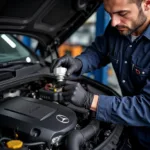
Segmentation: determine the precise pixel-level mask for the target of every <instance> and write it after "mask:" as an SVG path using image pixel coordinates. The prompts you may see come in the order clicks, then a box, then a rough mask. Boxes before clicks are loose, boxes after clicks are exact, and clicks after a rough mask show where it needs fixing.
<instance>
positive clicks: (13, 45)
mask: <svg viewBox="0 0 150 150" xmlns="http://www.w3.org/2000/svg"><path fill="white" fill-rule="evenodd" d="M1 38H2V39H3V40H5V41H6V42H7V43H8V44H9V45H10V46H11V47H12V48H16V44H15V43H14V42H13V41H12V40H11V39H10V38H9V37H8V36H6V35H5V34H2V35H1Z"/></svg>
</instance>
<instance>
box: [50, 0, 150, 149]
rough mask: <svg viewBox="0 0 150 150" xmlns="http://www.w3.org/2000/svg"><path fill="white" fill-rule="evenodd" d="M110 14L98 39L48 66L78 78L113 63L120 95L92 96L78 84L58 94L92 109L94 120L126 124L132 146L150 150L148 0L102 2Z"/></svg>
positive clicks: (149, 31)
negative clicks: (60, 67)
mask: <svg viewBox="0 0 150 150" xmlns="http://www.w3.org/2000/svg"><path fill="white" fill-rule="evenodd" d="M104 8H105V10H106V11H107V12H108V13H109V14H110V16H111V22H110V23H109V25H108V27H107V29H106V31H105V33H104V35H103V36H99V37H97V38H96V39H95V41H94V42H93V43H92V45H91V46H89V47H87V49H86V51H85V52H83V53H82V54H81V55H79V56H78V57H76V58H72V57H69V56H64V57H62V58H59V59H57V61H55V63H53V64H52V67H51V71H53V69H54V68H56V67H59V66H63V67H66V68H67V69H68V70H67V75H71V74H75V75H80V74H83V73H85V72H88V71H92V70H94V69H97V68H100V67H102V66H105V65H107V64H108V63H109V62H112V64H113V67H114V70H115V72H116V75H117V78H118V81H119V84H120V87H121V90H122V93H123V96H122V97H117V96H106V95H94V94H93V93H90V92H87V91H85V90H84V88H83V87H82V86H81V84H80V83H76V82H74V81H66V84H65V86H64V89H63V90H64V91H63V96H64V99H65V100H68V101H70V102H72V103H73V104H75V105H77V106H80V107H85V108H87V109H91V110H93V111H96V119H98V120H101V121H105V122H111V123H115V124H123V125H127V126H130V128H129V129H130V132H129V133H130V134H131V135H130V136H131V142H132V148H133V149H134V150H137V149H140V150H146V149H150V25H149V23H150V0H104Z"/></svg>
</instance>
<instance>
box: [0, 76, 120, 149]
mask: <svg viewBox="0 0 150 150" xmlns="http://www.w3.org/2000/svg"><path fill="white" fill-rule="evenodd" d="M83 87H84V88H85V89H86V90H89V89H88V88H87V87H86V85H84V84H83ZM61 91H62V85H57V84H56V82H51V79H50V80H49V79H45V78H44V79H41V80H40V79H38V80H36V81H32V82H31V81H30V82H28V83H27V82H26V83H24V84H20V82H19V83H18V86H17V85H16V86H14V87H13V88H10V89H9V90H8V89H7V90H5V91H3V92H1V93H0V150H10V149H15V150H18V149H19V150H29V149H30V150H62V149H67V150H91V149H94V148H95V150H98V149H100V146H101V144H102V146H103V148H104V149H105V148H106V149H107V147H109V148H112V149H113V148H114V147H116V145H113V144H112V143H114V142H116V141H117V142H118V135H119V136H120V134H118V133H121V132H122V129H123V128H122V127H121V128H117V129H116V125H113V124H109V123H103V122H101V123H100V121H97V120H96V119H95V113H93V112H90V111H89V110H86V109H84V108H80V107H76V106H74V105H72V104H71V103H69V102H65V100H64V99H63V97H62V95H61ZM114 129H115V134H114V136H112V137H113V138H111V140H110V139H109V136H110V135H111V134H112V132H113V130H114ZM107 139H108V142H107V145H108V146H107V145H106V142H105V140H107ZM103 142H104V143H105V144H103ZM117 142H116V143H117ZM104 145H105V146H104ZM121 145H122V144H121ZM1 148H2V149H1ZM102 150H103V149H102Z"/></svg>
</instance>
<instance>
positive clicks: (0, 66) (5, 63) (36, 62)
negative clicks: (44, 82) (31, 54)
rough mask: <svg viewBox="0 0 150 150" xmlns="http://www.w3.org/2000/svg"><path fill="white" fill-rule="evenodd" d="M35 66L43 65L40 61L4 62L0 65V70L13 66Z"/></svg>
mask: <svg viewBox="0 0 150 150" xmlns="http://www.w3.org/2000/svg"><path fill="white" fill-rule="evenodd" d="M35 64H40V65H42V66H43V65H44V64H43V63H41V62H40V61H33V62H26V61H10V62H4V63H0V68H5V67H9V66H14V65H35Z"/></svg>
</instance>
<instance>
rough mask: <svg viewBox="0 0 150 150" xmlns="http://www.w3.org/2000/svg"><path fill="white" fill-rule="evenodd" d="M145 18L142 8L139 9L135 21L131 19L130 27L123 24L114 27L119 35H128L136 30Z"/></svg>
mask: <svg viewBox="0 0 150 150" xmlns="http://www.w3.org/2000/svg"><path fill="white" fill-rule="evenodd" d="M146 20H147V17H146V16H145V15H144V13H143V11H142V9H141V10H140V11H139V15H138V17H137V20H136V21H133V22H132V24H131V27H128V26H124V25H122V26H121V25H120V26H119V25H117V26H116V28H117V30H118V31H119V33H120V34H121V35H124V36H128V35H131V34H132V33H133V32H135V31H137V30H138V29H139V28H140V27H141V26H142V25H143V24H144V23H145V22H146Z"/></svg>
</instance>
